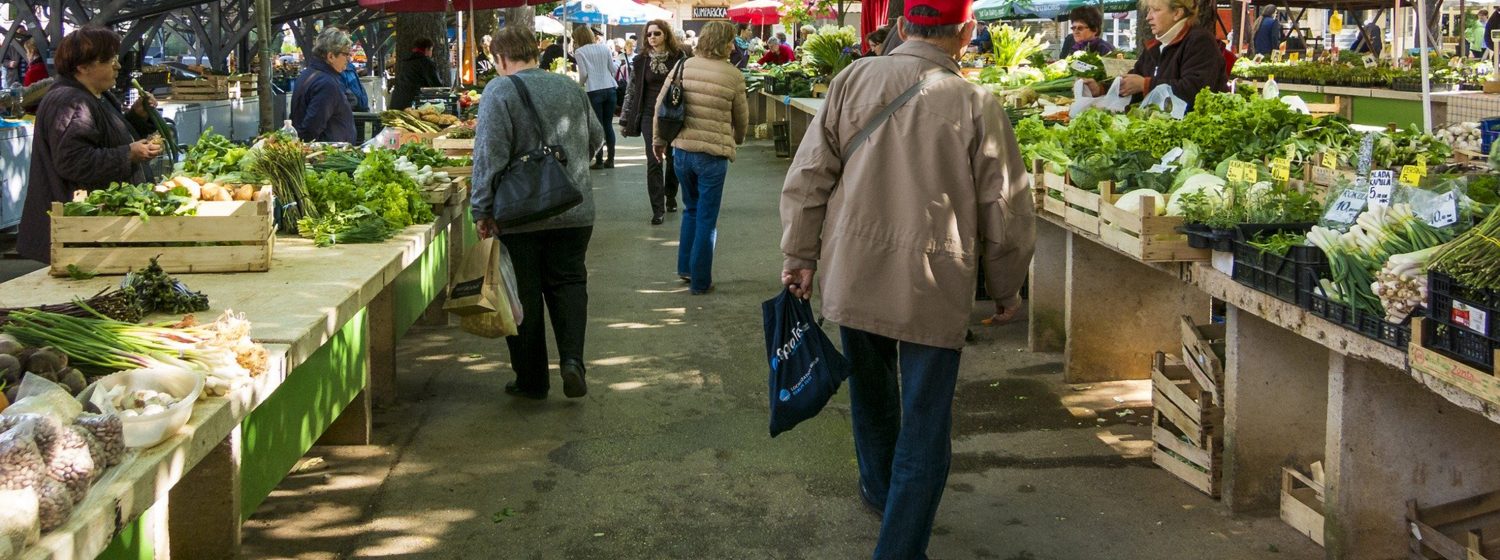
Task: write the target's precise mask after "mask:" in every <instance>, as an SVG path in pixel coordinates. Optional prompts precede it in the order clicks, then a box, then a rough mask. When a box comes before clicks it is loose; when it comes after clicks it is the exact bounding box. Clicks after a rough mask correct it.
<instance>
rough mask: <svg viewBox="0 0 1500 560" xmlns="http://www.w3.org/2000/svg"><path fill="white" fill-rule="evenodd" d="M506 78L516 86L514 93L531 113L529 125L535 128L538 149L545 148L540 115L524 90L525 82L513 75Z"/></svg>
mask: <svg viewBox="0 0 1500 560" xmlns="http://www.w3.org/2000/svg"><path fill="white" fill-rule="evenodd" d="M506 77H508V78H510V83H511V84H512V85H514V86H516V92H517V93H519V94H520V95H521V103H523V104H525V105H526V110H527V111H530V112H531V125H532V127H534V128H536V141H537V144H538V147H545V146H546V145H547V134H546V133H545V132H543V131H542V115H541V113H538V112H537V110H536V104H535V103H532V102H531V91H530V90H528V89H526V82H524V81H522V80H521V78H518V77H516V75H515V74H511V75H510V76H506Z"/></svg>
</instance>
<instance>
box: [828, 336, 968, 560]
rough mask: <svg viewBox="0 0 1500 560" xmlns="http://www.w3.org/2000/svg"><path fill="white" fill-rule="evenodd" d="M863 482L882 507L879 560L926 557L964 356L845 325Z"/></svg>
mask: <svg viewBox="0 0 1500 560" xmlns="http://www.w3.org/2000/svg"><path fill="white" fill-rule="evenodd" d="M839 333H840V335H841V337H842V338H843V341H844V355H845V356H848V358H849V363H850V366H851V367H850V374H849V401H850V402H849V404H850V416H851V418H852V419H853V422H854V452H855V455H856V456H857V457H858V458H859V479H860V485H861V486H862V487H863V488H862V491H863V492H866V493H867V494H868V495H869V496H870V498H871V499H872V501H874V502H875V503H874V506H875V507H877V508H884V510H885V518H884V521H883V522H882V523H881V525H880V542H879V544H877V545H876V547H875V558H876V560H886V559H890V560H912V559H915V558H927V541H928V539H929V538H931V536H932V523H933V519H934V518H936V517H937V509H938V502H940V501H941V500H942V498H943V488H944V486H946V485H947V484H948V465H949V462H950V461H951V459H952V455H953V446H952V439H951V434H952V428H953V390H954V385H955V384H957V383H958V360H959V356H960V354H961V353H960V351H958V350H953V349H949V348H937V347H933V346H924V345H921V344H915V343H911V342H902V341H898V340H894V339H890V338H886V337H883V336H880V335H877V334H872V333H868V332H865V331H861V330H858V329H851V328H847V327H843V328H840V329H839Z"/></svg>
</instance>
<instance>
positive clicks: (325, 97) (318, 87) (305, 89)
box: [291, 57, 354, 142]
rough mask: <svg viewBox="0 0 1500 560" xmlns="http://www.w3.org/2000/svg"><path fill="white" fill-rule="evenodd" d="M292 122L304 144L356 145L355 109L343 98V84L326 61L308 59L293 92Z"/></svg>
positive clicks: (347, 99) (346, 98)
mask: <svg viewBox="0 0 1500 560" xmlns="http://www.w3.org/2000/svg"><path fill="white" fill-rule="evenodd" d="M291 119H292V126H293V127H295V128H296V129H297V136H299V137H301V138H302V140H303V141H306V142H353V141H354V109H353V108H352V107H350V106H349V98H348V97H346V96H344V80H343V79H341V78H339V75H338V73H337V72H334V71H333V67H332V66H329V65H328V62H327V61H325V60H322V59H319V58H316V57H310V58H308V60H307V67H306V68H303V69H302V74H301V75H300V76H297V89H296V90H293V91H292V106H291Z"/></svg>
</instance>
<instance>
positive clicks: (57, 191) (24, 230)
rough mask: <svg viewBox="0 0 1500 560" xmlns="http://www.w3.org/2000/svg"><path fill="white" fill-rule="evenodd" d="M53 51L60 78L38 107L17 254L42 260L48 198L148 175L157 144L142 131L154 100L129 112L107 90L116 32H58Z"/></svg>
mask: <svg viewBox="0 0 1500 560" xmlns="http://www.w3.org/2000/svg"><path fill="white" fill-rule="evenodd" d="M54 57H55V64H56V66H57V79H56V82H55V83H54V84H53V85H52V89H51V90H50V91H48V92H47V95H46V97H44V98H42V103H41V106H40V107H39V108H38V109H37V114H36V129H35V134H34V136H33V140H32V153H31V179H30V181H29V182H28V183H27V185H26V206H25V209H24V210H23V211H22V214H21V231H20V237H19V239H18V241H17V249H18V250H19V252H20V253H21V256H23V257H26V258H28V259H33V260H37V261H41V262H44V263H45V262H50V261H51V260H52V259H51V250H50V246H51V227H50V221H49V220H48V217H47V212H48V211H49V210H50V209H51V207H52V203H54V202H67V201H69V200H72V198H73V191H76V190H85V191H92V190H98V189H102V188H105V187H108V186H109V184H110V183H115V182H131V183H147V182H151V181H153V180H154V178H153V177H152V174H151V171H150V169H149V168H148V166H147V162H150V161H151V160H152V159H154V158H156V156H159V155H161V152H162V147H161V146H160V145H158V144H155V143H153V142H152V141H151V140H145V139H144V138H146V137H147V136H148V135H150V133H151V132H152V127H151V124H150V123H151V121H150V118H149V117H148V116H147V113H146V104H148V103H154V101H152V100H151V99H150V98H148V97H143V98H141V100H139V101H137V102H136V104H135V106H133V107H131V109H130V111H129V112H128V113H126V112H122V111H121V110H120V107H121V106H122V105H121V104H120V101H119V99H117V98H116V97H115V96H114V94H113V93H111V92H110V88H112V87H114V84H115V79H116V77H117V76H118V75H119V73H120V36H119V35H116V34H115V32H113V31H110V30H108V29H105V28H102V27H92V26H90V27H83V28H80V29H78V30H77V31H74V32H73V33H71V34H69V35H68V36H67V37H64V38H63V40H62V43H61V44H60V45H58V47H57V51H56V53H55V54H54Z"/></svg>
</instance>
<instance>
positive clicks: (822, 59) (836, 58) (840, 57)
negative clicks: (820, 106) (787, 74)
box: [414, 25, 859, 166]
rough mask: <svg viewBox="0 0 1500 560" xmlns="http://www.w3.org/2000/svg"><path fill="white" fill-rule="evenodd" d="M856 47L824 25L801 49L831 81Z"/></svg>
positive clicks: (853, 35)
mask: <svg viewBox="0 0 1500 560" xmlns="http://www.w3.org/2000/svg"><path fill="white" fill-rule="evenodd" d="M858 46H859V32H858V31H856V30H855V29H854V28H853V27H851V26H844V27H839V26H836V25H825V26H823V27H821V28H819V29H818V32H817V33H814V34H813V35H812V36H811V37H808V38H807V42H805V43H803V45H802V46H801V49H802V53H803V58H804V60H805V62H807V63H808V64H810V65H812V67H813V68H816V69H817V70H818V74H820V75H822V76H824V77H826V78H827V79H828V80H829V81H832V80H833V77H834V76H837V75H838V74H839V72H842V71H844V68H846V67H848V66H849V64H851V63H853V62H854V49H855V48H857V47H858ZM414 163H416V162H414ZM417 165H419V166H420V165H422V164H421V163H417Z"/></svg>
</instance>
